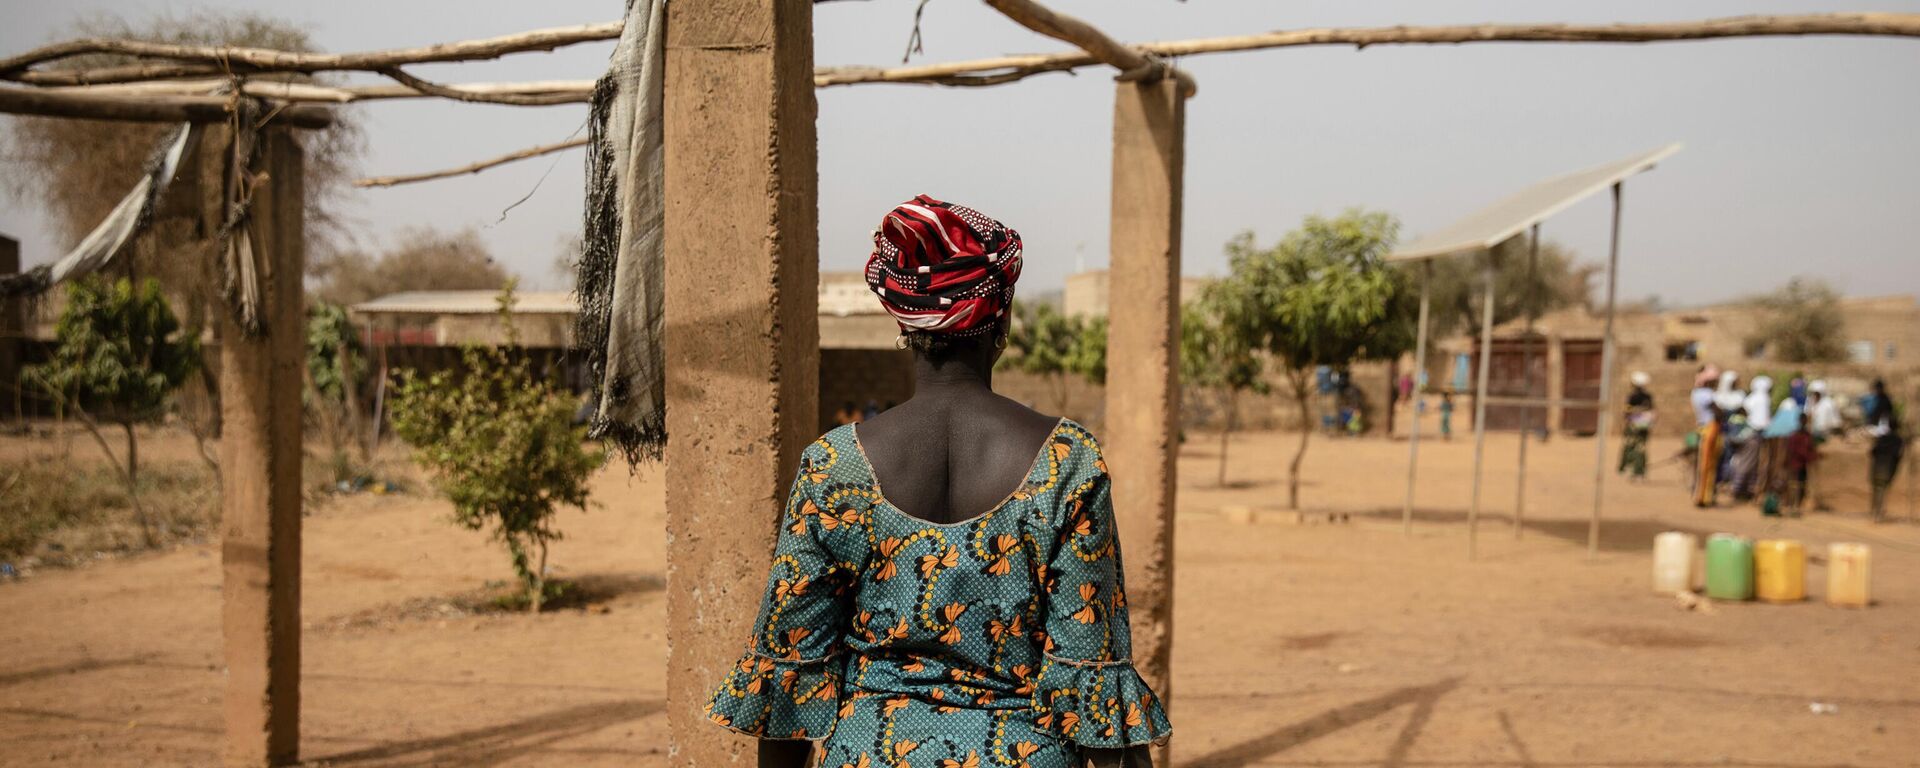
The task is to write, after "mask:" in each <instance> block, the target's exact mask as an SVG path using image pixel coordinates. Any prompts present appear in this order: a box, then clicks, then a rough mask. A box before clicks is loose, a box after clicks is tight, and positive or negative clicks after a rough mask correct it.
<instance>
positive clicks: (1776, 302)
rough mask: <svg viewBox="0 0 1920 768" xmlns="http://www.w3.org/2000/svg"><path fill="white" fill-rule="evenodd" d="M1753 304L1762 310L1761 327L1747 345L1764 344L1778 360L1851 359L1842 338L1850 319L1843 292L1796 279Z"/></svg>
mask: <svg viewBox="0 0 1920 768" xmlns="http://www.w3.org/2000/svg"><path fill="white" fill-rule="evenodd" d="M1753 303H1754V305H1755V306H1757V307H1759V308H1760V309H1761V319H1760V327H1759V329H1758V331H1757V333H1756V334H1755V335H1754V336H1753V337H1751V338H1749V339H1747V343H1748V344H1749V345H1764V347H1765V349H1766V350H1767V351H1768V352H1769V353H1771V355H1772V357H1773V359H1774V360H1777V361H1780V362H1783V363H1824V362H1834V361H1839V360H1845V359H1847V347H1846V343H1845V342H1844V341H1843V339H1842V336H1843V333H1844V331H1845V328H1846V317H1845V316H1844V315H1842V314H1841V313H1840V293H1839V292H1838V291H1835V290H1834V289H1833V286H1832V285H1830V284H1828V283H1827V282H1826V281H1824V280H1818V279H1814V278H1807V277H1796V278H1793V279H1792V280H1788V281H1787V284H1786V285H1784V286H1781V288H1780V289H1779V290H1777V291H1774V292H1773V293H1770V294H1767V295H1765V296H1761V297H1759V298H1756V299H1754V300H1753Z"/></svg>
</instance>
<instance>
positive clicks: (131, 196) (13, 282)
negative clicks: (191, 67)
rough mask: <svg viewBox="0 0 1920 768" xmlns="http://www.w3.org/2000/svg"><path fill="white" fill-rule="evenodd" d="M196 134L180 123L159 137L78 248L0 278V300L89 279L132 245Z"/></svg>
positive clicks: (148, 222) (39, 292)
mask: <svg viewBox="0 0 1920 768" xmlns="http://www.w3.org/2000/svg"><path fill="white" fill-rule="evenodd" d="M198 136H199V132H198V131H195V130H193V126H192V125H190V124H185V123H183V124H181V125H180V126H179V127H177V128H174V129H173V131H171V132H169V133H168V134H167V135H166V137H165V138H163V139H162V140H161V142H160V144H159V146H158V147H157V148H156V149H155V151H154V154H153V156H152V157H150V158H148V160H147V163H146V166H145V167H146V172H145V173H143V174H141V176H140V180H139V181H137V182H134V185H133V189H130V190H128V191H127V195H126V197H123V198H120V203H119V204H118V205H115V206H114V207H113V210H112V211H111V212H109V213H108V214H107V217H106V218H105V219H102V220H101V221H100V223H99V224H98V225H97V226H95V227H94V228H93V231H91V232H88V233H87V236H86V237H85V238H82V239H81V240H80V244H79V245H76V246H74V247H73V250H70V251H67V253H66V255H64V256H61V257H60V258H59V259H58V260H56V261H54V262H53V263H51V264H42V265H40V266H37V267H34V268H33V269H30V270H27V271H26V272H23V273H20V274H17V275H7V276H5V277H0V297H12V296H33V295H38V294H41V293H45V292H46V291H47V290H48V289H50V288H52V287H54V286H56V285H59V284H61V283H64V282H66V281H68V280H72V279H74V278H77V277H82V276H85V275H89V274H92V273H94V272H97V271H99V270H100V269H101V268H103V267H105V266H107V265H108V264H109V263H111V262H112V261H113V259H114V258H115V257H116V256H117V255H119V253H120V252H121V251H123V250H125V249H126V246H127V244H128V243H130V242H132V241H133V237H134V235H137V234H139V233H140V232H141V231H143V230H145V229H146V228H147V226H148V225H149V224H152V223H153V208H154V205H155V204H156V203H157V202H158V201H159V200H160V195H161V194H162V193H164V192H166V190H167V186H168V185H169V184H170V183H172V181H173V176H174V174H175V173H176V172H177V171H178V170H179V168H180V158H181V157H183V156H185V155H186V152H187V147H188V146H189V145H191V144H192V143H193V141H194V139H195V138H197V137H198Z"/></svg>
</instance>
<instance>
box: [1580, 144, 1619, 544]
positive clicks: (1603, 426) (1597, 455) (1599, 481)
mask: <svg viewBox="0 0 1920 768" xmlns="http://www.w3.org/2000/svg"><path fill="white" fill-rule="evenodd" d="M1621 189H1622V183H1621V182H1618V181H1616V182H1614V183H1613V234H1612V235H1611V236H1610V238H1609V240H1608V243H1607V324H1606V330H1605V331H1603V332H1602V335H1601V337H1600V412H1599V413H1598V414H1597V415H1596V416H1595V421H1594V435H1593V518H1592V519H1591V520H1590V521H1588V523H1587V557H1593V556H1594V555H1597V554H1599V553H1600V505H1601V504H1602V503H1604V502H1605V501H1606V496H1605V493H1604V491H1605V489H1606V482H1607V416H1608V415H1609V414H1610V413H1612V411H1613V401H1612V399H1611V398H1612V394H1611V393H1612V391H1613V298H1614V290H1615V288H1616V287H1618V285H1619V284H1620V193H1621Z"/></svg>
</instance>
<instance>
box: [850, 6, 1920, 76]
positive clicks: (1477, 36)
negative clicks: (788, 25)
mask: <svg viewBox="0 0 1920 768" xmlns="http://www.w3.org/2000/svg"><path fill="white" fill-rule="evenodd" d="M1806 35H1846V36H1868V37H1920V14H1916V13H1815V14H1803V15H1778V16H1734V17H1726V18H1718V19H1702V20H1696V21H1677V22H1660V23H1651V24H1467V25H1455V26H1433V27H1404V26H1402V27H1354V28H1337V27H1336V28H1324V29H1295V30H1279V31H1275V32H1265V33H1261V34H1255V35H1236V36H1231V37H1209V38H1200V39H1193V40H1168V41H1161V42H1152V43H1141V44H1136V45H1132V46H1130V47H1131V48H1133V49H1134V50H1137V51H1139V52H1141V53H1150V54H1154V55H1158V56H1167V57H1177V56H1197V55H1201V54H1212V53H1232V52H1236V51H1256V50H1266V49H1270V48H1297V47H1306V46H1325V45H1351V46H1354V47H1356V48H1366V47H1368V46H1374V45H1457V44H1463V43H1495V42H1509V43H1656V42H1676V41H1686V40H1713V39H1726V38H1750V37H1793V36H1806ZM1102 63H1104V62H1102V61H1101V60H1099V59H1098V58H1095V57H1094V56H1093V55H1092V54H1089V53H1087V52H1086V51H1071V52H1064V53H1050V54H1027V55H1017V56H1001V57H996V58H991V59H976V60H972V61H956V62H948V63H944V64H927V65H921V66H914V67H895V68H888V69H880V68H874V67H827V68H823V69H820V70H816V71H815V73H814V83H815V84H816V85H819V86H821V87H828V86H836V85H855V84H862V83H918V84H933V85H956V86H967V85H998V84H1001V83H1009V82H1014V81H1017V80H1022V79H1025V78H1028V77H1032V76H1034V75H1039V74H1045V73H1048V72H1067V71H1071V70H1075V69H1080V68H1082V67H1090V66H1095V65H1098V64H1102Z"/></svg>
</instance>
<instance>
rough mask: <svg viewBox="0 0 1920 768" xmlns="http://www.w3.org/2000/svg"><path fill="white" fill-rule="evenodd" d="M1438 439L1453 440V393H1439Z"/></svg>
mask: <svg viewBox="0 0 1920 768" xmlns="http://www.w3.org/2000/svg"><path fill="white" fill-rule="evenodd" d="M1440 439H1442V440H1452V439H1453V393H1452V392H1441V393H1440Z"/></svg>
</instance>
